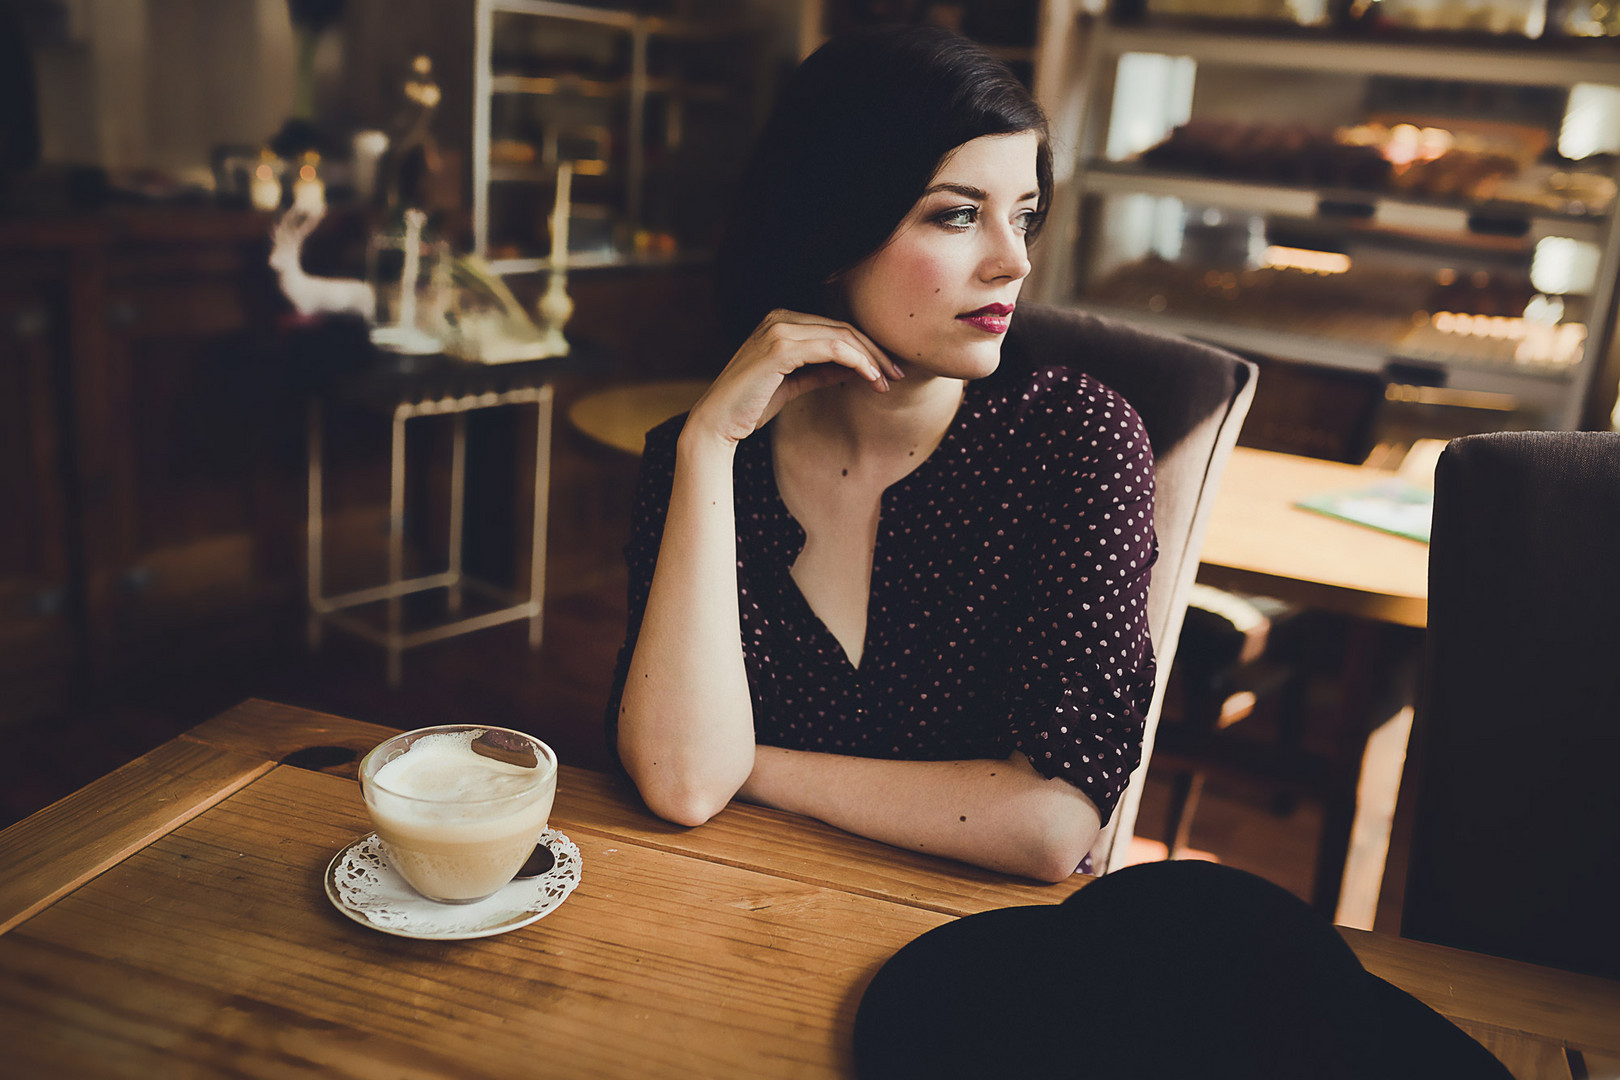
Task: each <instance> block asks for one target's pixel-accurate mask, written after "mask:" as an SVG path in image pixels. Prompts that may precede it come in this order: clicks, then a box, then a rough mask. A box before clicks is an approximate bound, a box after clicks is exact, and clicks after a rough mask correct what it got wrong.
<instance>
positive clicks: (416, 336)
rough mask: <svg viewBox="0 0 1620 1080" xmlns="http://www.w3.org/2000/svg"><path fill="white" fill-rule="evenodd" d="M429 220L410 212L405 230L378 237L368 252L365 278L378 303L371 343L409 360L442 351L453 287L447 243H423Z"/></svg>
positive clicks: (420, 212)
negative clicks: (447, 265) (447, 276)
mask: <svg viewBox="0 0 1620 1080" xmlns="http://www.w3.org/2000/svg"><path fill="white" fill-rule="evenodd" d="M425 224H427V215H426V214H424V213H423V212H422V211H420V210H407V211H405V231H404V233H403V234H402V235H401V234H395V235H379V236H374V237H373V238H372V240H371V244H370V247H369V249H368V251H367V258H366V263H367V272H366V277H367V279H368V280H369V281H370V283H371V286H372V289H373V291H374V293H375V295H376V298H377V309H376V312H377V313H376V324H375V325H374V326H373V327H372V330H371V340H372V343H373V344H375V345H376V346H377V347H378V348H382V349H387V350H389V351H390V352H397V353H403V354H405V355H407V356H426V355H430V354H432V353H437V352H442V351H443V350H444V342H445V337H446V333H445V330H446V329H447V328H446V325H445V321H444V315H445V310H446V307H447V304H448V295H447V294H448V291H449V290H448V283H447V282H446V281H445V280H444V275H443V274H441V273H440V268H441V266H442V265H443V264H444V260H445V255H446V246H445V244H444V243H443V242H429V243H424V242H423V240H422V227H423V226H424V225H425Z"/></svg>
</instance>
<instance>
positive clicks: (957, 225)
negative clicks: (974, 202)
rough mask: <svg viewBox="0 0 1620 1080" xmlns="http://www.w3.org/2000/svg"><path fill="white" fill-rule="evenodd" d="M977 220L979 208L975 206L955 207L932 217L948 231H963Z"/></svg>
mask: <svg viewBox="0 0 1620 1080" xmlns="http://www.w3.org/2000/svg"><path fill="white" fill-rule="evenodd" d="M978 219H979V208H978V207H976V206H957V207H953V208H952V209H950V210H947V211H945V212H944V213H942V214H936V215H935V216H934V221H935V222H936V223H937V224H940V225H943V226H945V227H946V228H949V229H965V228H967V227H968V226H970V225H972V224H973V223H974V222H975V221H977V220H978Z"/></svg>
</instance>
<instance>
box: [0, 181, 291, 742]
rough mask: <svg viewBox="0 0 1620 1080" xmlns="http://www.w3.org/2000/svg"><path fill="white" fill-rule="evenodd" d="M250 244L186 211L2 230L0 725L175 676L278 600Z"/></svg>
mask: <svg viewBox="0 0 1620 1080" xmlns="http://www.w3.org/2000/svg"><path fill="white" fill-rule="evenodd" d="M267 231H268V222H267V219H265V218H262V217H259V216H257V215H252V214H246V213H230V212H223V211H212V210H203V209H194V208H188V209H174V210H130V211H125V212H118V213H109V214H105V215H98V216H96V217H94V218H85V219H80V220H69V221H52V222H41V223H4V224H0V343H3V345H0V358H3V359H0V498H3V499H4V506H5V507H6V511H5V516H6V517H8V518H9V519H10V520H9V521H8V522H7V523H6V525H5V527H4V528H0V652H3V655H4V659H3V660H0V664H3V665H4V668H3V670H0V675H4V676H5V677H6V678H7V686H8V694H7V696H6V700H5V701H4V702H3V703H0V721H5V720H11V719H14V718H18V717H27V716H31V715H40V714H42V713H46V712H49V711H51V710H53V709H55V708H60V707H61V706H62V705H63V704H64V703H65V702H66V701H67V700H68V699H69V698H70V697H72V696H73V695H75V694H94V693H96V692H98V691H99V690H101V689H104V688H107V687H110V686H113V685H121V684H125V683H127V682H128V681H129V680H131V679H139V678H141V677H143V676H144V675H146V674H159V673H166V674H171V675H172V674H173V673H174V672H176V671H179V670H183V669H184V666H185V665H186V663H187V662H188V661H195V660H196V659H198V658H199V657H203V656H206V655H207V651H208V648H209V647H211V646H213V645H215V644H218V643H220V642H221V641H223V640H228V639H229V637H230V633H229V632H228V631H225V632H222V630H221V624H222V622H224V623H226V624H229V623H230V622H231V621H232V620H236V621H238V622H240V621H244V620H245V621H247V622H249V623H251V622H254V621H256V620H262V616H263V615H264V613H265V612H266V611H267V610H269V609H271V608H273V607H276V606H278V605H284V604H285V603H287V601H288V598H291V597H294V596H296V592H295V591H294V590H293V582H294V579H293V574H292V569H293V568H292V567H288V566H282V567H281V568H280V569H279V570H270V569H268V568H269V567H272V566H274V565H275V564H276V560H275V559H273V558H270V557H267V555H266V553H265V552H264V550H263V539H262V538H263V537H264V536H265V535H267V530H266V529H265V528H264V522H263V514H262V513H261V511H262V509H263V503H264V486H265V477H264V473H265V469H266V467H267V463H266V462H265V461H264V460H263V459H262V456H261V455H260V454H259V453H258V451H259V449H260V446H261V439H260V438H259V435H260V433H261V432H262V431H263V430H265V426H266V425H268V424H272V423H275V422H278V418H275V417H271V416H266V415H265V414H264V408H263V403H262V402H256V401H255V400H254V398H255V395H254V393H253V389H254V387H255V386H256V385H258V384H259V383H260V382H262V377H263V371H262V370H261V369H262V366H263V365H265V364H266V363H268V362H269V360H268V357H267V356H266V355H265V354H264V350H263V347H262V346H263V343H264V342H265V341H266V340H268V338H269V333H270V330H271V324H272V317H273V314H274V311H275V310H276V309H277V304H278V303H279V301H278V296H277V292H276V289H275V283H274V280H273V278H272V277H271V276H270V273H269V270H268V268H267V267H266V265H265V257H266V254H267V250H268V240H267ZM289 475H291V471H290V470H289ZM199 649H200V650H201V651H200V652H199V651H197V650H199Z"/></svg>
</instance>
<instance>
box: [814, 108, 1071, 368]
mask: <svg viewBox="0 0 1620 1080" xmlns="http://www.w3.org/2000/svg"><path fill="white" fill-rule="evenodd" d="M1038 145H1039V141H1038V136H1037V135H1036V134H1035V132H1033V131H1024V132H1019V133H1018V134H1015V135H985V136H982V137H980V138H977V139H974V140H972V141H971V142H966V143H963V144H962V145H961V146H958V147H957V148H956V149H955V150H953V151H951V152H950V153H949V154H948V155H946V157H945V160H944V161H943V162H942V163H941V164H940V167H939V171H938V172H936V173H935V174H934V177H933V179H932V180H931V181H929V184H928V190H927V191H925V192H924V193H923V196H922V198H921V199H919V200H917V204H916V205H915V206H913V207H912V208H911V212H910V213H908V214H907V215H906V217H905V219H904V220H903V221H901V223H900V225H899V227H898V228H896V229H895V231H894V235H892V236H891V237H890V238H889V241H888V243H887V244H885V245H884V246H883V247H882V248H881V249H879V250H878V251H877V252H875V253H874V254H872V255H870V256H868V257H867V258H866V260H865V261H863V262H861V263H859V264H858V265H857V266H856V267H855V268H854V269H853V270H850V271H849V272H848V273H847V274H845V275H844V277H843V286H844V290H845V296H844V298H845V301H846V302H847V303H848V305H849V312H850V316H851V321H852V322H854V324H855V325H856V326H858V327H859V328H860V329H861V330H863V331H865V332H866V334H867V335H868V336H869V337H871V338H872V339H873V340H874V341H876V342H877V343H878V344H879V345H881V346H883V348H884V349H886V350H888V352H889V353H890V354H891V355H892V356H893V357H894V358H895V359H896V360H897V361H899V363H900V365H901V368H902V369H903V370H905V371H906V372H907V373H908V374H910V373H911V372H912V371H913V370H915V371H917V372H919V373H930V374H935V375H944V376H948V377H951V378H957V379H976V378H982V377H983V376H985V375H988V374H990V373H991V372H993V371H995V369H996V365H997V364H999V363H1000V362H1001V342H1002V338H1003V336H1004V335H1005V334H1006V332H1007V325H1008V323H1009V322H1010V321H1011V319H1010V317H1011V315H1012V309H1013V305H1014V304H1015V303H1016V302H1017V300H1018V290H1019V288H1020V287H1021V286H1022V285H1023V281H1024V277H1025V276H1026V275H1027V274H1028V273H1029V254H1028V251H1027V249H1026V241H1027V233H1028V232H1029V230H1030V227H1031V226H1032V225H1033V224H1034V223H1035V218H1036V206H1037V204H1038V202H1039V198H1040V192H1039V184H1038V182H1037V180H1036V175H1035V153H1036V149H1037V147H1038Z"/></svg>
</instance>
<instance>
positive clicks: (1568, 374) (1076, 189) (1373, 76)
mask: <svg viewBox="0 0 1620 1080" xmlns="http://www.w3.org/2000/svg"><path fill="white" fill-rule="evenodd" d="M1078 7H1079V5H1077V4H1067V3H1055V2H1054V3H1048V5H1047V9H1046V12H1045V15H1046V23H1045V35H1044V39H1045V40H1044V44H1043V48H1042V53H1041V57H1040V59H1039V63H1038V69H1037V93H1038V94H1039V96H1041V98H1042V100H1043V102H1044V103H1045V104H1046V105H1047V107H1048V110H1049V112H1051V114H1052V116H1053V121H1054V143H1055V145H1056V147H1057V148H1058V161H1057V165H1056V170H1057V179H1058V192H1057V197H1056V198H1055V199H1054V204H1053V208H1052V214H1051V219H1050V221H1049V222H1048V225H1047V235H1046V237H1045V238H1044V239H1043V241H1042V249H1041V254H1040V256H1039V257H1038V260H1037V263H1038V266H1037V274H1036V280H1035V281H1034V282H1033V283H1032V285H1033V289H1034V291H1035V293H1036V295H1038V296H1039V297H1040V298H1042V299H1045V300H1048V301H1052V302H1058V303H1065V304H1073V305H1078V306H1083V307H1086V308H1087V309H1090V310H1094V311H1097V312H1099V313H1103V314H1113V315H1118V316H1121V317H1124V318H1127V319H1130V320H1133V321H1137V322H1142V323H1146V324H1150V325H1154V326H1157V327H1159V328H1161V329H1166V330H1170V331H1174V332H1179V333H1183V334H1186V335H1188V336H1191V337H1194V338H1199V339H1202V340H1205V341H1209V342H1212V343H1214V344H1218V345H1222V346H1225V347H1228V348H1232V349H1235V350H1237V351H1240V352H1243V353H1246V354H1249V355H1254V356H1258V357H1263V358H1267V357H1269V358H1274V359H1276V360H1279V361H1289V362H1294V363H1302V364H1308V365H1316V366H1319V367H1324V368H1335V369H1340V370H1348V371H1356V372H1363V373H1372V374H1375V375H1377V376H1379V377H1381V378H1383V379H1384V380H1385V381H1386V382H1387V383H1388V384H1389V386H1390V388H1391V389H1390V394H1391V395H1392V396H1391V400H1395V399H1397V398H1400V397H1401V396H1402V395H1405V396H1406V397H1408V398H1410V397H1411V396H1412V395H1413V394H1416V393H1418V390H1415V389H1414V388H1419V389H1420V390H1421V392H1422V394H1426V395H1428V396H1429V397H1430V398H1433V399H1436V400H1449V401H1455V402H1461V403H1464V404H1466V405H1468V406H1470V407H1475V408H1484V409H1486V410H1487V411H1494V412H1495V413H1497V414H1499V419H1500V422H1501V424H1502V426H1522V427H1547V428H1572V427H1580V426H1587V427H1594V426H1602V427H1607V426H1608V425H1609V410H1610V409H1611V408H1613V406H1614V403H1615V384H1616V383H1617V382H1620V370H1617V368H1616V366H1615V359H1616V358H1615V356H1614V352H1615V350H1614V348H1613V339H1614V322H1615V320H1614V301H1615V280H1616V277H1617V274H1620V227H1617V211H1620V205H1617V203H1620V200H1617V198H1616V186H1617V185H1616V180H1617V176H1620V173H1617V161H1620V157H1617V154H1616V151H1617V150H1620V48H1617V47H1616V46H1615V43H1613V42H1610V41H1601V42H1575V41H1570V40H1557V41H1553V40H1547V41H1539V42H1531V41H1527V40H1524V39H1522V38H1520V39H1517V40H1513V39H1510V38H1507V37H1504V38H1484V37H1472V38H1466V39H1458V38H1455V37H1451V38H1446V39H1444V40H1439V39H1433V38H1426V37H1425V36H1424V35H1421V34H1401V35H1395V36H1376V35H1365V34H1363V35H1357V34H1354V33H1347V32H1345V31H1343V30H1342V29H1340V30H1334V29H1332V28H1323V29H1318V30H1312V31H1309V32H1306V31H1303V30H1301V29H1300V28H1297V27H1290V28H1287V29H1277V28H1272V29H1267V25H1268V24H1264V23H1259V22H1256V23H1244V22H1237V21H1230V22H1228V23H1226V24H1224V25H1221V24H1212V23H1210V22H1207V21H1206V22H1199V23H1175V22H1170V23H1164V22H1160V23H1154V22H1153V21H1151V20H1148V21H1145V22H1138V23H1136V24H1121V23H1119V22H1115V21H1110V20H1109V19H1108V18H1106V17H1102V16H1094V15H1089V14H1086V13H1084V12H1083V11H1078V10H1076V9H1077V8H1078Z"/></svg>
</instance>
